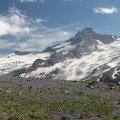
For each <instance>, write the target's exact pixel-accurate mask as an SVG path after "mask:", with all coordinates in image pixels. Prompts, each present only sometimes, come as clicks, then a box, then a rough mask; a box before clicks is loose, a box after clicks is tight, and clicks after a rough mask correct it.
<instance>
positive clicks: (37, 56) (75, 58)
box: [0, 28, 120, 82]
mask: <svg viewBox="0 0 120 120" xmlns="http://www.w3.org/2000/svg"><path fill="white" fill-rule="evenodd" d="M108 73H109V74H108ZM3 74H9V75H12V76H21V77H25V78H29V77H37V78H51V79H64V80H78V81H80V80H89V79H92V78H96V80H98V81H105V77H104V76H107V77H106V79H107V80H108V79H109V80H115V81H118V82H119V81H120V79H119V78H120V76H119V74H120V37H117V36H111V35H106V34H104V35H100V34H98V33H95V32H94V31H93V30H92V29H91V28H85V29H84V30H82V31H79V32H78V33H77V34H76V35H75V36H74V37H72V38H70V39H69V40H67V41H66V42H65V43H64V44H60V45H59V44H58V45H55V46H51V47H47V48H46V49H45V50H44V51H42V52H36V53H35V52H33V53H31V52H20V51H15V52H14V53H13V54H10V55H8V56H6V57H3V58H0V75H3Z"/></svg>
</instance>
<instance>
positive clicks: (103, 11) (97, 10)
mask: <svg viewBox="0 0 120 120" xmlns="http://www.w3.org/2000/svg"><path fill="white" fill-rule="evenodd" d="M93 11H94V13H101V14H113V13H116V12H118V9H117V8H116V7H109V8H104V7H96V8H93Z"/></svg>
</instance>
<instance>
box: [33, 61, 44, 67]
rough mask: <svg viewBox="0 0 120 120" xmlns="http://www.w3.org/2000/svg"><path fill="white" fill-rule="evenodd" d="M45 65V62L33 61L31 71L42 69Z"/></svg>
mask: <svg viewBox="0 0 120 120" xmlns="http://www.w3.org/2000/svg"><path fill="white" fill-rule="evenodd" d="M44 64H45V60H42V59H37V60H35V61H34V63H33V64H32V68H33V69H37V68H38V67H43V66H44Z"/></svg>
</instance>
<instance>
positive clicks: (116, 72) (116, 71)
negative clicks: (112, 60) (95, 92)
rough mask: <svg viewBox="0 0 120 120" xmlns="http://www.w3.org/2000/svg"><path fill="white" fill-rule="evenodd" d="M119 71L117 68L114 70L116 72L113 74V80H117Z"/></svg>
mask: <svg viewBox="0 0 120 120" xmlns="http://www.w3.org/2000/svg"><path fill="white" fill-rule="evenodd" d="M118 72H119V71H118V70H117V67H116V68H115V69H114V72H113V74H112V78H113V79H115V78H117V77H116V76H115V75H117V74H118Z"/></svg>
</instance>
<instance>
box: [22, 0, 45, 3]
mask: <svg viewBox="0 0 120 120" xmlns="http://www.w3.org/2000/svg"><path fill="white" fill-rule="evenodd" d="M20 2H23V3H24V2H31V3H33V2H41V3H45V0H20Z"/></svg>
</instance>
